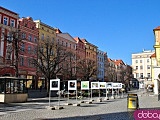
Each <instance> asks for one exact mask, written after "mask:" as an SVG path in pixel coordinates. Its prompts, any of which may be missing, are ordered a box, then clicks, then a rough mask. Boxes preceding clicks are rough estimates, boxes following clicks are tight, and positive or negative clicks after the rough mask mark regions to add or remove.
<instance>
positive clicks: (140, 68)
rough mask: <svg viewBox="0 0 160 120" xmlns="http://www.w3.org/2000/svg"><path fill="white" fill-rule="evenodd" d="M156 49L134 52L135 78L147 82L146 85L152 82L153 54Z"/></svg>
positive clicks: (133, 66)
mask: <svg viewBox="0 0 160 120" xmlns="http://www.w3.org/2000/svg"><path fill="white" fill-rule="evenodd" d="M154 53H155V51H154V50H143V51H142V52H139V53H133V54H132V68H133V71H132V73H133V75H134V78H136V79H138V81H139V82H140V83H145V87H146V85H148V84H151V59H150V57H151V55H152V54H154Z"/></svg>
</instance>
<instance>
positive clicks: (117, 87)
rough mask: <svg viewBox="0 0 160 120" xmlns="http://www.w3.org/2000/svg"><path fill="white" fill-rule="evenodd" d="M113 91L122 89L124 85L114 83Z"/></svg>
mask: <svg viewBox="0 0 160 120" xmlns="http://www.w3.org/2000/svg"><path fill="white" fill-rule="evenodd" d="M112 87H113V89H120V88H122V83H112Z"/></svg>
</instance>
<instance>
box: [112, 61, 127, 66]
mask: <svg viewBox="0 0 160 120" xmlns="http://www.w3.org/2000/svg"><path fill="white" fill-rule="evenodd" d="M114 63H115V64H116V65H119V64H123V65H125V64H124V62H123V61H122V60H114Z"/></svg>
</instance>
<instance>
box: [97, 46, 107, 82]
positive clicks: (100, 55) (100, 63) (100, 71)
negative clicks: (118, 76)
mask: <svg viewBox="0 0 160 120" xmlns="http://www.w3.org/2000/svg"><path fill="white" fill-rule="evenodd" d="M104 55H105V52H103V51H101V50H99V49H98V50H97V79H98V81H104Z"/></svg>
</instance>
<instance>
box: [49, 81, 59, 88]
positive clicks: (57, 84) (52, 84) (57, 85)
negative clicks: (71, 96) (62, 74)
mask: <svg viewBox="0 0 160 120" xmlns="http://www.w3.org/2000/svg"><path fill="white" fill-rule="evenodd" d="M50 90H60V79H51V80H50Z"/></svg>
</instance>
